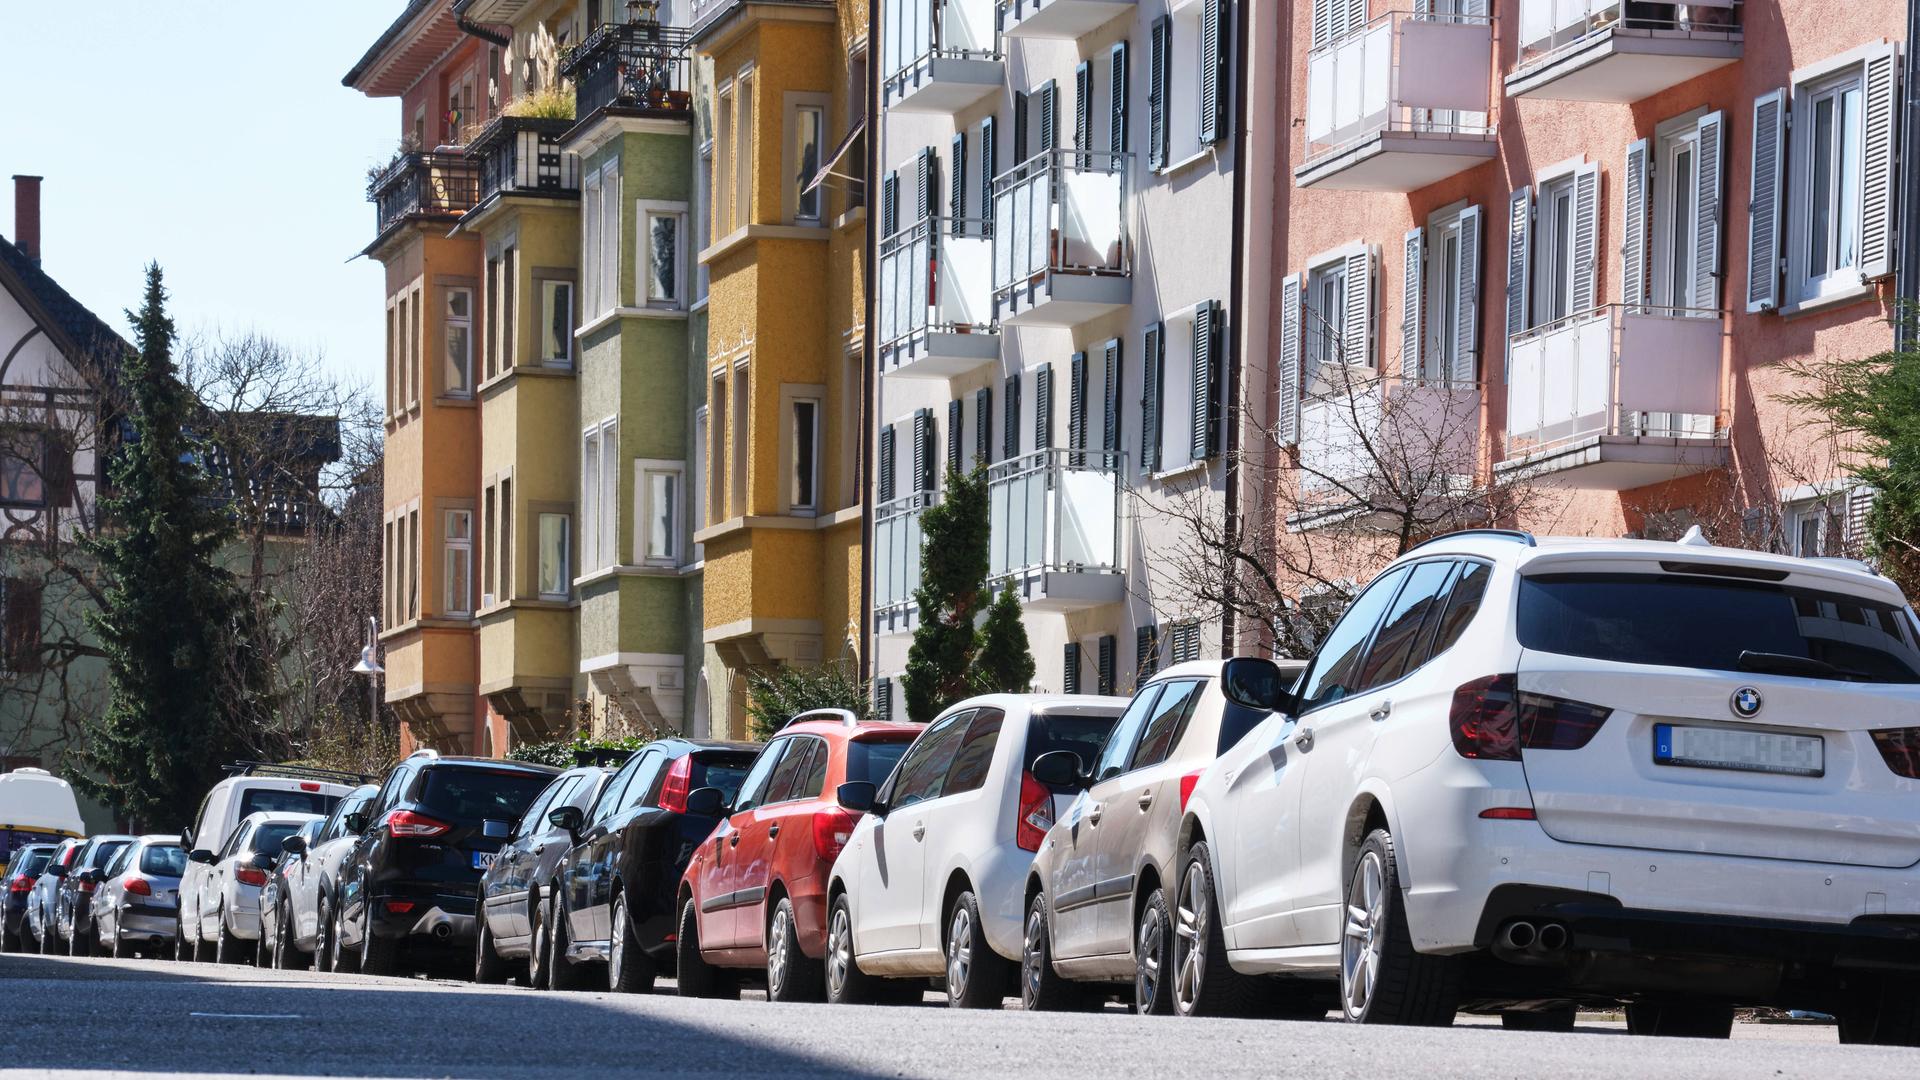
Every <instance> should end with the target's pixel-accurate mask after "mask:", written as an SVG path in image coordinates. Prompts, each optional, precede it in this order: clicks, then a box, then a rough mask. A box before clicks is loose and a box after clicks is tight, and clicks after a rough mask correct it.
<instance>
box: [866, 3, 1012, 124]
mask: <svg viewBox="0 0 1920 1080" xmlns="http://www.w3.org/2000/svg"><path fill="white" fill-rule="evenodd" d="M886 3H887V8H886V18H885V20H884V21H883V23H882V25H883V26H884V27H885V30H884V34H885V37H884V40H882V42H881V57H880V59H881V63H882V65H883V66H882V68H881V71H882V73H883V75H884V76H885V80H886V81H885V83H884V84H883V85H882V100H883V103H884V105H885V107H886V108H889V109H894V110H897V111H899V112H927V113H949V114H950V113H956V112H959V111H961V110H962V109H965V108H967V107H968V106H970V105H973V104H974V103H975V102H978V101H980V100H981V99H983V98H985V97H987V96H988V95H990V94H993V93H996V92H998V91H999V89H1000V86H1001V84H1002V82H1003V81H1004V79H1005V71H1004V69H1005V65H1004V64H1003V63H1002V60H1001V55H1000V50H999V48H998V42H997V41H996V40H995V35H994V31H993V18H994V7H993V4H994V0H886Z"/></svg>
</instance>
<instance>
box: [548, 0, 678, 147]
mask: <svg viewBox="0 0 1920 1080" xmlns="http://www.w3.org/2000/svg"><path fill="white" fill-rule="evenodd" d="M691 57H692V53H691V49H690V45H689V42H688V37H687V31H686V30H684V29H681V28H679V27H672V26H661V25H660V24H659V23H657V22H650V21H644V20H642V21H635V22H625V23H607V24H605V25H603V26H601V27H600V28H599V29H598V30H595V31H594V32H593V33H592V34H590V35H588V36H587V39H586V40H585V41H582V42H581V43H580V44H579V45H578V46H576V47H575V48H573V49H572V50H571V51H569V52H568V53H567V54H566V57H565V58H564V59H562V60H561V61H560V74H561V75H563V76H565V77H567V78H570V79H572V80H573V100H574V107H573V116H574V124H573V128H572V133H571V134H570V135H568V138H576V137H578V135H579V134H580V133H582V132H584V131H586V130H587V129H588V128H589V127H590V126H591V125H592V124H593V123H594V122H595V121H597V120H599V119H600V118H602V117H603V116H636V117H656V118H660V119H668V120H691V119H692V117H693V95H692V93H691V90H692V85H693V67H692V62H691Z"/></svg>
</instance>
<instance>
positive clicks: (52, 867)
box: [47, 863, 67, 878]
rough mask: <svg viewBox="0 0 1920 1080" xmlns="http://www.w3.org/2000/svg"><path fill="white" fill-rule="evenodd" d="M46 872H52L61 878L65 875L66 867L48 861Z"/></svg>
mask: <svg viewBox="0 0 1920 1080" xmlns="http://www.w3.org/2000/svg"><path fill="white" fill-rule="evenodd" d="M47 873H49V874H52V875H53V876H54V877H56V878H63V877H66V876H67V868H66V867H64V866H62V865H60V864H59V863H49V864H48V865H47Z"/></svg>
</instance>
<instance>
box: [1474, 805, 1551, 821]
mask: <svg viewBox="0 0 1920 1080" xmlns="http://www.w3.org/2000/svg"><path fill="white" fill-rule="evenodd" d="M1480 816H1481V817H1482V818H1484V819H1485V820H1487V821H1538V820H1540V819H1539V817H1538V816H1537V815H1535V814H1534V812H1533V807H1531V806H1495V807H1490V808H1488V809H1486V810H1482V811H1480Z"/></svg>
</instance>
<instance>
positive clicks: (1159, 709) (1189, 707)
mask: <svg viewBox="0 0 1920 1080" xmlns="http://www.w3.org/2000/svg"><path fill="white" fill-rule="evenodd" d="M1206 685H1207V684H1206V683H1205V682H1204V681H1202V680H1197V679H1180V680H1177V681H1173V682H1169V683H1167V686H1166V689H1165V690H1162V691H1161V692H1160V700H1159V701H1158V702H1156V703H1155V704H1154V706H1153V715H1152V716H1151V717H1149V718H1148V720H1147V726H1146V730H1145V731H1144V732H1142V734H1141V736H1140V748H1139V749H1137V750H1135V751H1134V752H1133V760H1132V762H1131V763H1129V764H1128V766H1127V771H1128V772H1132V771H1133V770H1135V769H1144V768H1146V767H1147V766H1149V765H1158V764H1160V763H1161V762H1163V761H1165V760H1167V755H1168V754H1170V753H1172V752H1173V745H1174V740H1175V739H1177V738H1178V737H1179V734H1180V731H1181V730H1182V729H1184V728H1185V727H1186V726H1187V717H1188V716H1191V715H1192V714H1193V706H1194V703H1195V702H1197V701H1199V700H1200V691H1201V690H1203V689H1205V687H1206Z"/></svg>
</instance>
